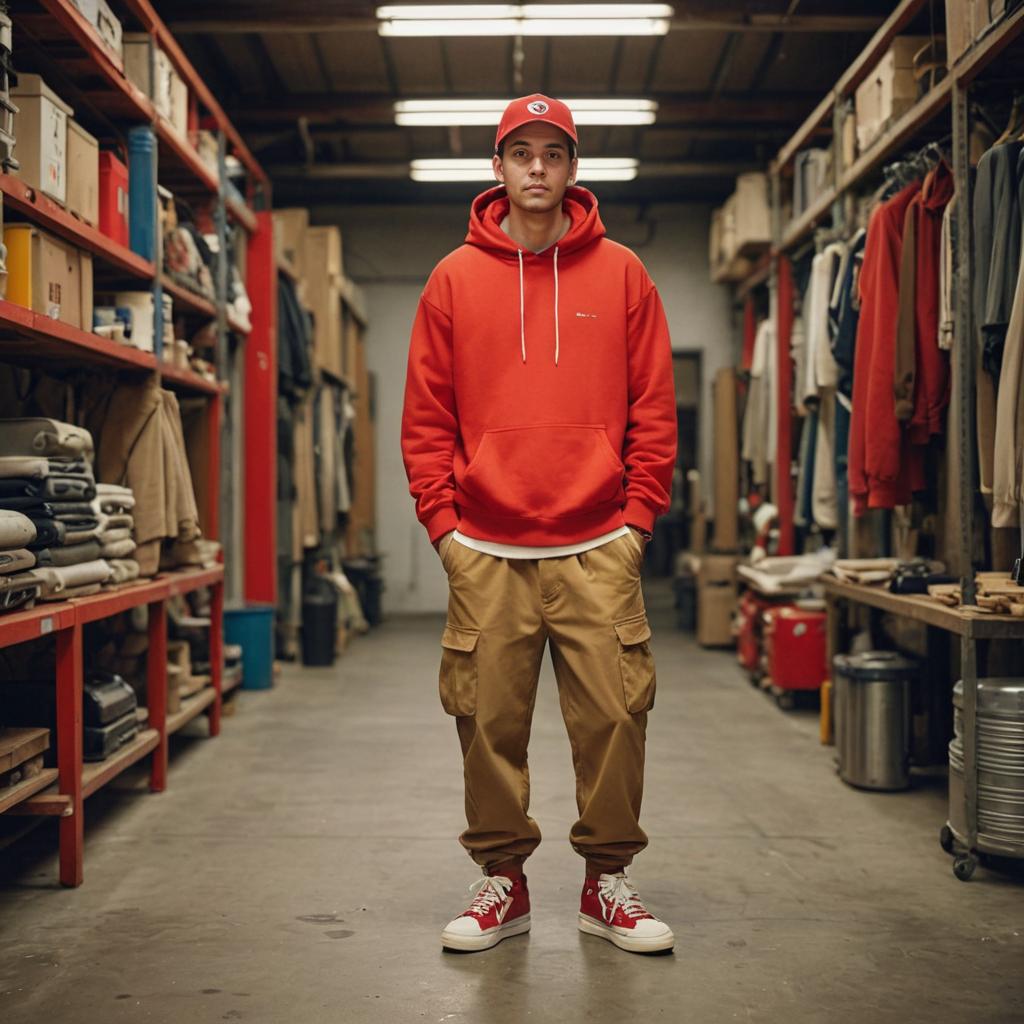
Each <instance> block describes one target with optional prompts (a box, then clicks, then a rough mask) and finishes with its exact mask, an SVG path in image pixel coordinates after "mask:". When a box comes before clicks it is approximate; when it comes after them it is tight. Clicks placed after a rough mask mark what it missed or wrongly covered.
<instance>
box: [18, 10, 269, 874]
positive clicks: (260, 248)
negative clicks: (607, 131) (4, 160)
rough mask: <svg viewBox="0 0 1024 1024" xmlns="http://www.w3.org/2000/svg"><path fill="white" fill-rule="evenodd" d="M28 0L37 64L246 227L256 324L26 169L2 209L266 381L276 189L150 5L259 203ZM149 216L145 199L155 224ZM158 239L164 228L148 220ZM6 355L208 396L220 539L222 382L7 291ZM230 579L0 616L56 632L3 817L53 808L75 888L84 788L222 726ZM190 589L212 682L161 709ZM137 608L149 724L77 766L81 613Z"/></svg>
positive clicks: (82, 29)
mask: <svg viewBox="0 0 1024 1024" xmlns="http://www.w3.org/2000/svg"><path fill="white" fill-rule="evenodd" d="M35 4H36V9H35V10H33V9H27V7H24V6H23V8H22V9H21V10H19V11H18V12H17V14H16V18H15V30H16V32H21V33H25V36H26V37H27V38H28V39H30V40H31V42H32V43H33V44H35V45H36V46H37V47H39V48H41V50H42V51H43V53H44V54H45V56H46V59H47V63H48V64H49V65H52V66H54V67H56V68H58V69H59V71H60V72H61V74H62V75H63V77H64V78H65V79H67V80H69V81H73V82H74V83H75V85H76V86H78V85H81V88H80V89H76V92H77V94H78V95H77V97H76V103H78V104H82V103H83V101H84V103H85V104H86V111H88V109H89V108H91V109H93V110H96V111H102V117H103V119H104V120H105V121H107V122H115V121H116V122H120V123H121V124H123V125H124V126H129V125H136V124H148V125H151V126H152V127H153V129H154V133H155V136H156V139H157V142H158V148H157V167H158V172H157V173H158V177H159V178H160V180H161V181H164V182H167V183H169V184H170V185H172V186H173V188H174V190H176V191H178V192H181V193H183V194H186V195H189V196H190V197H192V198H193V201H194V202H195V201H197V200H201V201H203V202H205V203H207V204H209V205H211V206H212V207H213V213H214V219H215V220H216V219H219V220H220V221H221V222H222V223H223V222H225V221H226V220H228V219H230V221H231V222H232V223H234V224H236V225H239V226H240V227H241V228H243V229H244V230H245V231H246V233H247V239H246V242H245V244H246V245H247V247H248V254H247V255H248V259H247V261H246V266H247V268H248V281H247V285H248V289H249V291H250V293H251V294H252V295H253V306H254V310H253V324H252V331H251V332H248V336H247V337H245V333H246V332H243V331H241V330H240V329H239V326H238V325H237V324H232V323H231V322H230V319H229V317H228V314H227V309H226V301H225V300H226V289H225V287H224V286H223V283H222V287H221V288H220V289H219V290H218V292H217V295H216V296H215V298H214V299H213V300H212V301H211V300H210V299H208V298H206V297H204V296H200V295H197V294H195V293H194V292H191V291H190V290H189V289H187V288H185V287H184V286H182V285H180V284H178V283H176V282H174V281H173V280H172V279H171V278H170V277H169V276H168V275H166V274H164V273H163V272H162V271H161V272H159V273H158V268H160V267H161V266H162V253H161V252H160V249H159V246H158V249H157V256H156V259H155V261H153V262H150V261H149V260H146V259H143V258H141V257H140V256H138V255H137V254H136V253H134V252H132V251H131V250H129V249H127V248H125V247H124V246H121V245H118V244H117V243H115V242H113V241H112V240H111V239H109V238H107V237H106V236H105V235H102V234H101V233H100V232H99V231H97V230H96V229H95V228H92V227H90V226H89V225H86V224H84V223H83V222H81V221H79V220H77V219H76V218H75V217H73V216H71V215H70V214H69V213H68V212H67V211H65V210H64V209H63V208H62V207H60V206H59V205H58V204H57V203H54V202H52V201H51V200H49V199H48V198H47V197H45V196H42V195H40V194H38V193H36V192H35V191H34V190H33V189H31V188H29V187H28V186H27V185H26V184H25V183H24V182H23V181H21V180H20V179H18V178H16V177H13V176H9V175H0V193H2V194H3V201H4V206H5V208H6V210H5V212H8V213H9V214H10V215H12V216H13V217H15V218H20V219H24V220H29V221H32V222H33V223H36V224H38V225H40V226H41V227H43V228H45V229H46V230H49V231H52V232H54V233H55V234H58V235H60V236H61V237H62V238H64V239H66V240H67V241H70V242H72V243H73V244H75V245H77V246H79V247H81V248H83V249H86V250H88V251H89V252H91V253H92V254H93V256H94V257H95V258H96V259H97V260H98V261H99V263H100V266H101V267H102V268H103V269H104V272H105V273H107V274H108V276H111V277H113V278H116V279H121V280H126V281H131V282H132V283H133V284H134V285H135V287H139V286H140V285H141V286H142V287H150V288H152V290H153V292H154V295H155V298H156V300H157V308H158V309H159V308H160V294H161V292H162V291H163V290H164V289H166V290H167V291H168V292H170V293H171V294H172V296H173V297H174V298H175V300H176V302H177V303H179V304H180V308H182V309H184V310H185V312H186V314H187V315H191V316H199V317H206V318H208V319H216V320H217V322H218V325H219V329H220V332H221V335H223V333H224V332H226V331H227V330H229V329H230V330H235V331H236V332H237V333H238V334H239V335H240V338H241V343H242V344H244V346H245V353H244V360H245V362H246V363H248V361H249V359H250V353H252V356H253V358H256V356H257V355H258V354H262V359H263V360H264V361H267V360H268V359H269V362H270V365H271V372H272V373H273V374H274V375H275V383H276V367H274V365H273V355H274V352H275V350H276V336H275V333H274V325H275V318H276V305H275V304H276V290H275V289H274V288H271V287H269V286H268V285H267V281H270V282H271V283H273V281H275V280H276V270H275V268H274V263H273V257H272V245H271V237H272V235H271V223H270V213H269V210H270V186H269V180H268V179H267V177H266V175H265V174H264V172H263V170H262V169H261V168H260V166H259V164H258V163H257V162H256V160H255V159H254V158H253V156H252V154H251V153H250V152H249V150H248V148H247V147H246V146H245V144H244V142H243V141H242V139H241V136H240V135H239V134H238V132H237V131H236V129H235V128H234V126H233V125H231V123H230V122H229V121H228V119H227V117H226V116H225V114H224V112H223V110H222V109H221V107H220V105H219V104H218V102H217V101H216V99H215V98H214V96H213V95H212V93H211V92H210V90H209V88H208V87H207V86H206V84H205V83H204V82H202V80H201V79H200V78H199V76H198V75H197V73H196V72H195V69H194V68H193V67H192V65H191V64H190V63H189V61H188V60H187V58H186V57H185V55H184V53H183V52H182V51H181V49H180V47H179V46H178V45H177V43H176V42H175V41H174V39H173V37H172V36H171V34H170V32H169V31H168V30H167V28H166V26H165V25H164V24H163V22H162V21H160V19H159V18H158V17H157V15H156V13H155V11H154V10H153V8H152V6H151V5H150V4H149V3H148V0H122V3H121V4H120V8H121V12H122V13H127V15H128V16H129V17H130V18H131V19H133V20H134V21H135V22H136V24H137V25H139V26H141V27H142V28H143V30H144V31H146V32H149V33H150V34H151V35H152V36H153V37H154V39H155V40H156V41H157V43H158V45H159V46H160V48H161V49H163V50H164V52H166V53H167V54H168V56H169V57H170V59H171V61H172V63H173V64H174V65H175V67H176V69H177V71H178V73H179V74H180V75H181V77H182V79H183V80H184V81H185V83H186V84H187V86H188V88H189V91H190V94H191V96H192V98H193V105H194V108H195V109H193V116H195V115H198V113H199V109H200V108H201V109H202V110H203V111H204V118H205V121H204V123H205V124H207V125H208V126H209V127H210V128H211V129H212V130H214V131H216V132H217V133H218V135H219V136H220V138H221V139H222V140H224V143H223V144H222V153H223V152H224V150H225V148H226V146H230V149H231V151H232V152H233V153H234V155H236V156H237V157H238V159H239V160H240V161H241V162H242V164H243V165H244V166H245V168H246V170H247V172H248V173H247V188H248V194H247V197H246V199H247V203H249V204H252V205H253V206H254V207H255V209H253V208H250V206H249V205H247V204H246V203H239V202H238V200H237V199H235V198H234V197H228V196H226V195H225V193H224V187H223V185H222V181H223V180H224V174H223V160H222V166H221V172H222V173H221V175H220V177H219V178H218V175H217V174H216V173H215V172H214V171H213V170H212V169H211V168H210V167H208V166H207V165H206V164H205V163H204V162H203V161H202V160H201V159H200V157H199V155H198V152H197V151H196V150H195V148H194V147H193V146H192V145H191V144H190V143H189V141H188V139H187V138H185V137H183V136H182V135H180V134H179V133H178V132H177V131H176V130H175V129H174V128H173V127H172V126H171V125H170V123H169V122H167V121H166V120H165V119H164V118H163V117H162V116H161V115H159V114H158V113H157V112H156V110H155V108H154V105H153V103H152V102H151V100H150V99H149V97H148V96H146V95H145V94H144V93H142V92H141V91H140V90H139V89H138V88H137V87H136V86H135V85H133V84H132V83H131V82H130V81H129V80H128V79H127V78H126V77H125V75H124V73H123V71H122V70H121V68H120V67H119V66H118V65H117V62H116V60H115V59H114V58H113V57H112V56H111V54H110V52H109V51H108V50H107V49H106V48H105V46H104V45H103V43H102V42H101V40H100V39H99V36H98V35H97V34H96V32H95V30H94V29H93V27H92V26H91V24H90V23H89V22H88V21H87V20H86V19H85V18H84V17H83V16H82V14H81V13H80V12H79V11H78V9H77V8H76V7H75V5H74V4H73V3H71V0H35ZM156 216H157V211H156V209H155V208H154V210H153V217H154V222H155V219H156ZM155 237H156V238H157V239H159V237H160V235H159V232H158V231H157V232H156V233H155ZM222 251H223V250H222ZM261 290H262V292H263V294H261V293H260V292H261ZM157 335H158V336H159V330H158V331H157ZM219 347H220V346H219V345H218V348H219ZM268 353H269V357H268V355H267V354H268ZM0 361H2V362H7V363H12V364H15V365H26V366H34V367H38V368H42V369H47V368H49V369H56V368H58V367H59V368H60V369H61V370H64V371H66V370H67V369H68V368H75V367H83V368H95V369H97V370H101V371H108V372H109V371H115V372H119V373H123V374H129V375H132V374H135V375H158V378H159V381H160V383H161V385H162V386H164V387H166V388H170V389H173V390H175V391H176V392H179V393H181V394H182V395H186V396H190V397H193V398H200V399H202V400H204V401H205V403H206V426H205V430H204V437H205V441H204V448H205V466H206V473H207V479H206V483H207V488H206V490H207V494H208V495H209V502H208V506H207V507H206V508H201V509H200V516H201V521H202V522H203V526H204V533H205V534H206V536H208V537H211V538H214V539H216V538H218V537H219V532H220V530H219V527H220V519H221V517H220V511H219V494H220V490H221V478H220V471H221V460H220V451H221V443H222V442H221V430H222V422H223V410H222V406H223V403H224V401H225V399H227V398H229V397H232V396H231V395H229V393H228V391H227V390H226V388H225V385H224V382H223V381H222V380H219V381H216V382H214V381H210V380H207V379H206V378H204V377H202V376H200V375H199V374H197V373H195V372H194V371H192V370H185V369H181V368H179V367H175V366H172V365H170V364H169V363H167V362H165V361H164V360H162V359H160V358H159V356H158V354H154V353H150V352H142V351H139V350H138V349H134V348H132V347H130V346H128V345H124V344H120V343H117V342H114V341H111V340H108V339H105V338H102V337H100V336H99V335H96V334H92V333H91V332H88V331H85V330H81V329H79V328H76V327H72V326H70V325H68V324H65V323H62V322H60V321H56V320H52V319H49V318H47V317H44V316H41V315H40V314H37V313H34V312H33V311H32V310H29V309H25V308H23V307H21V306H17V305H15V304H13V303H11V302H6V301H0ZM250 380H254V381H255V383H256V384H257V385H258V393H259V397H258V399H257V398H256V397H255V396H250V395H249V393H248V392H249V386H248V385H249V382H250ZM243 384H244V385H245V386H244V387H240V388H236V393H235V395H234V396H233V397H234V398H235V400H236V402H237V403H239V404H242V403H244V407H245V409H246V412H247V414H248V415H249V416H250V417H251V418H250V423H255V424H257V425H259V424H261V423H264V422H265V423H269V424H270V433H269V437H263V436H261V437H260V441H259V443H260V446H261V458H262V459H263V460H264V461H265V462H266V463H267V464H268V465H269V466H270V467H273V466H274V465H275V462H276V455H275V453H276V437H275V435H274V429H273V424H274V422H275V402H276V393H275V392H274V391H273V388H272V387H271V388H270V389H268V387H267V386H266V382H265V380H263V376H262V375H261V374H256V375H255V376H249V377H248V378H243ZM246 447H247V448H248V447H249V446H248V445H247V446H246ZM262 483H263V486H264V487H265V486H267V485H266V482H265V481H263V482H262ZM269 486H270V488H271V489H270V490H269V496H265V495H264V493H263V492H262V491H260V490H258V489H254V490H252V491H247V492H246V494H245V495H244V498H243V499H242V500H241V505H242V508H243V509H244V510H246V521H247V524H248V519H249V518H250V515H256V513H253V509H256V508H258V504H257V503H258V502H260V501H265V502H266V505H267V506H268V507H270V508H271V509H273V507H274V500H273V493H274V492H273V486H274V480H273V477H272V476H271V477H270V484H269ZM272 514H273V513H271V515H272ZM260 518H262V517H260ZM264 530H265V526H261V530H260V533H259V535H258V536H259V542H258V543H257V544H255V547H256V548H258V549H259V550H257V551H255V552H253V554H252V555H251V556H250V555H249V554H247V555H246V562H245V565H244V567H243V572H244V579H245V580H246V590H247V591H248V579H249V575H250V571H251V566H250V564H249V562H250V559H251V561H252V563H253V564H255V565H257V566H260V565H261V563H262V562H266V563H268V564H269V565H270V566H273V564H274V550H273V545H272V544H269V545H268V544H267V543H266V539H267V537H273V536H274V532H273V529H271V530H270V531H269V532H263V531H264ZM257 576H258V574H257ZM255 585H256V586H257V587H262V586H265V582H264V581H262V580H260V579H259V578H257V580H256V583H255ZM224 586H225V566H224V565H219V566H217V567H216V568H213V569H204V570H198V571H183V572H174V573H166V574H162V575H159V576H157V577H155V578H154V579H150V580H142V581H136V582H133V583H130V584H124V585H121V586H118V587H113V588H110V589H107V590H104V591H102V592H101V593H99V594H96V595H95V596H93V597H87V598H81V599H76V600H70V601H60V602H53V603H41V604H39V605H37V606H36V607H35V608H33V609H30V610H28V611H19V612H14V613H12V614H9V615H3V616H0V648H4V647H9V646H12V645H15V644H20V643H26V642H29V641H32V640H38V639H39V638H41V637H47V636H50V635H51V634H52V635H53V636H54V638H55V643H56V669H55V680H54V685H55V687H56V694H57V729H56V749H57V768H56V769H55V770H54V769H48V770H47V771H45V772H44V773H43V775H41V776H39V777H37V778H35V779H31V780H28V781H27V782H26V783H23V784H21V785H20V786H19V787H16V788H15V789H13V790H11V791H10V792H5V793H4V795H3V799H2V802H0V813H4V812H6V813H11V814H24V815H52V816H57V817H59V818H60V881H61V882H62V883H63V884H64V885H67V886H77V885H79V884H81V882H82V879H83V809H84V808H83V805H84V800H85V798H86V797H88V796H90V795H92V794H93V793H94V792H96V791H97V790H98V789H100V788H101V787H102V786H104V785H106V784H107V783H108V782H110V781H111V780H112V779H114V778H116V777H117V776H118V775H119V774H120V773H121V772H123V771H124V770H125V769H127V768H128V767H130V766H131V765H133V764H135V763H136V762H138V761H139V760H141V759H142V758H145V757H151V764H150V789H151V790H152V791H154V792H159V791H162V790H163V789H165V788H166V786H167V761H168V737H169V736H170V735H171V734H172V733H173V732H175V731H177V730H178V729H180V728H182V727H183V726H184V725H185V724H186V723H187V722H188V721H191V720H192V719H194V718H196V717H197V716H199V715H201V714H205V715H206V716H207V718H208V720H209V732H210V735H211V736H216V735H218V733H219V731H220V719H221V706H222V698H223V693H224V689H223V644H224V640H223V611H224ZM272 586H273V580H271V587H272ZM200 588H209V589H210V594H211V614H210V618H211V629H210V662H211V681H210V685H209V686H208V687H206V688H205V689H204V690H202V691H200V692H199V693H198V694H195V695H193V696H192V697H190V698H188V699H187V700H186V701H184V702H183V706H182V708H181V710H180V711H179V712H176V713H174V714H172V715H169V714H168V713H167V710H166V707H167V616H166V603H167V601H168V600H169V599H170V598H171V597H173V596H176V595H180V594H187V593H190V592H192V591H195V590H197V589H200ZM271 600H272V598H271ZM137 607H147V608H148V609H149V627H148V629H149V649H148V659H147V661H148V667H147V699H148V704H149V709H148V711H149V720H148V723H147V727H146V728H145V729H143V730H142V731H141V732H140V734H139V735H138V736H137V737H136V739H135V740H133V741H132V742H131V743H130V744H128V745H127V746H126V747H124V748H123V749H122V750H120V751H118V752H117V753H116V754H114V755H113V756H112V757H110V758H108V759H107V760H106V761H104V762H101V763H99V764H95V765H93V764H85V763H83V760H82V691H83V675H84V668H83V630H84V627H85V626H86V625H87V624H88V623H92V622H96V621H99V620H101V619H105V618H108V617H110V616H112V615H116V614H119V613H121V612H124V611H127V610H129V609H132V608H137ZM235 685H237V682H236V681H234V680H233V681H232V687H233V686H235Z"/></svg>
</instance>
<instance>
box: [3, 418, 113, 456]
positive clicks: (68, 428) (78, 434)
mask: <svg viewBox="0 0 1024 1024" xmlns="http://www.w3.org/2000/svg"><path fill="white" fill-rule="evenodd" d="M92 450H93V446H92V434H90V433H89V431H88V430H86V429H85V428H84V427H76V426H73V425H72V424H70V423H62V422H61V421H60V420H51V419H45V418H43V417H34V418H30V419H9V420H3V421H2V427H0V455H46V456H51V455H66V456H71V457H73V458H82V457H88V456H91V455H92Z"/></svg>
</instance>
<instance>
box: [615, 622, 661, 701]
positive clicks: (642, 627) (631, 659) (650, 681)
mask: <svg viewBox="0 0 1024 1024" xmlns="http://www.w3.org/2000/svg"><path fill="white" fill-rule="evenodd" d="M615 633H616V635H617V636H618V638H619V672H620V674H621V675H622V693H623V696H624V697H625V701H626V710H627V711H629V712H630V713H631V714H634V715H635V714H639V713H640V712H641V711H650V709H651V708H653V707H654V689H655V674H654V655H653V654H651V649H650V647H648V646H647V641H648V640H650V638H651V627H650V626H649V625H648V624H647V616H646V615H638V616H634V617H633V618H631V619H626V620H624V621H623V622H616V623H615Z"/></svg>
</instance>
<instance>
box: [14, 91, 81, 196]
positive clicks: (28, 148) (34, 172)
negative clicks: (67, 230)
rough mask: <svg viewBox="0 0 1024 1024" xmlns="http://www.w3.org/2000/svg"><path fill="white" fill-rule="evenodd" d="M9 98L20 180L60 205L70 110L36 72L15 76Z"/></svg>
mask: <svg viewBox="0 0 1024 1024" xmlns="http://www.w3.org/2000/svg"><path fill="white" fill-rule="evenodd" d="M11 98H12V99H13V100H14V103H15V105H16V106H17V107H18V109H19V113H18V114H17V116H16V117H15V119H14V133H15V136H16V138H17V140H18V142H17V146H16V149H15V156H16V157H17V158H18V162H19V163H20V164H21V168H20V170H19V171H18V172H17V173H18V177H19V178H21V180H22V181H24V182H26V183H27V184H28V185H31V186H32V188H36V189H39V190H40V191H41V192H45V193H46V194H47V195H48V196H49V197H50V198H51V199H56V200H57V202H58V203H61V204H62V205H63V204H64V203H65V202H66V201H67V149H68V118H69V117H71V115H72V114H73V113H74V111H73V110H72V109H71V107H69V106H68V105H67V104H66V103H65V102H64V101H63V100H62V99H61V98H60V97H59V96H58V95H57V94H56V93H55V92H54V91H53V90H52V89H51V88H49V86H47V84H46V83H45V82H44V81H43V80H42V79H41V78H40V77H39V75H25V74H19V75H18V84H17V85H16V86H15V87H14V88H12V89H11Z"/></svg>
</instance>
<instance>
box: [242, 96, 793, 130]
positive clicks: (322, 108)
mask: <svg viewBox="0 0 1024 1024" xmlns="http://www.w3.org/2000/svg"><path fill="white" fill-rule="evenodd" d="M449 98H450V97H449ZM652 98H653V99H656V100H657V101H658V120H657V124H658V125H659V126H660V127H663V128H664V127H667V126H670V125H678V126H680V127H684V128H685V127H688V126H691V125H721V124H735V125H742V124H750V125H757V124H790V125H792V124H793V123H796V122H799V121H800V120H801V119H802V118H803V117H805V116H806V114H807V111H808V109H809V107H810V105H811V104H810V102H809V101H808V100H807V99H806V98H802V97H800V96H796V97H793V96H765V95H761V96H755V97H743V96H720V97H718V98H716V99H709V98H707V96H705V95H703V94H699V93H698V94H687V93H682V94H680V93H670V94H661V95H659V94H657V93H655V94H654V96H653V97H652ZM230 114H231V118H232V120H233V121H234V122H235V123H236V124H239V125H243V124H244V125H255V126H265V125H280V124H290V123H292V122H295V121H297V120H298V119H299V118H300V117H307V118H309V121H310V124H316V123H319V124H337V125H346V126H349V127H355V126H373V125H391V126H394V123H395V114H394V107H393V106H392V101H391V99H390V98H389V97H387V96H380V95H379V94H378V95H377V96H367V95H366V94H364V93H305V94H303V93H295V94H293V95H281V96H278V97H276V98H274V99H266V98H264V97H258V96H246V97H242V98H241V99H240V100H239V103H238V106H237V107H235V108H234V109H233V110H231V111H230Z"/></svg>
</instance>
